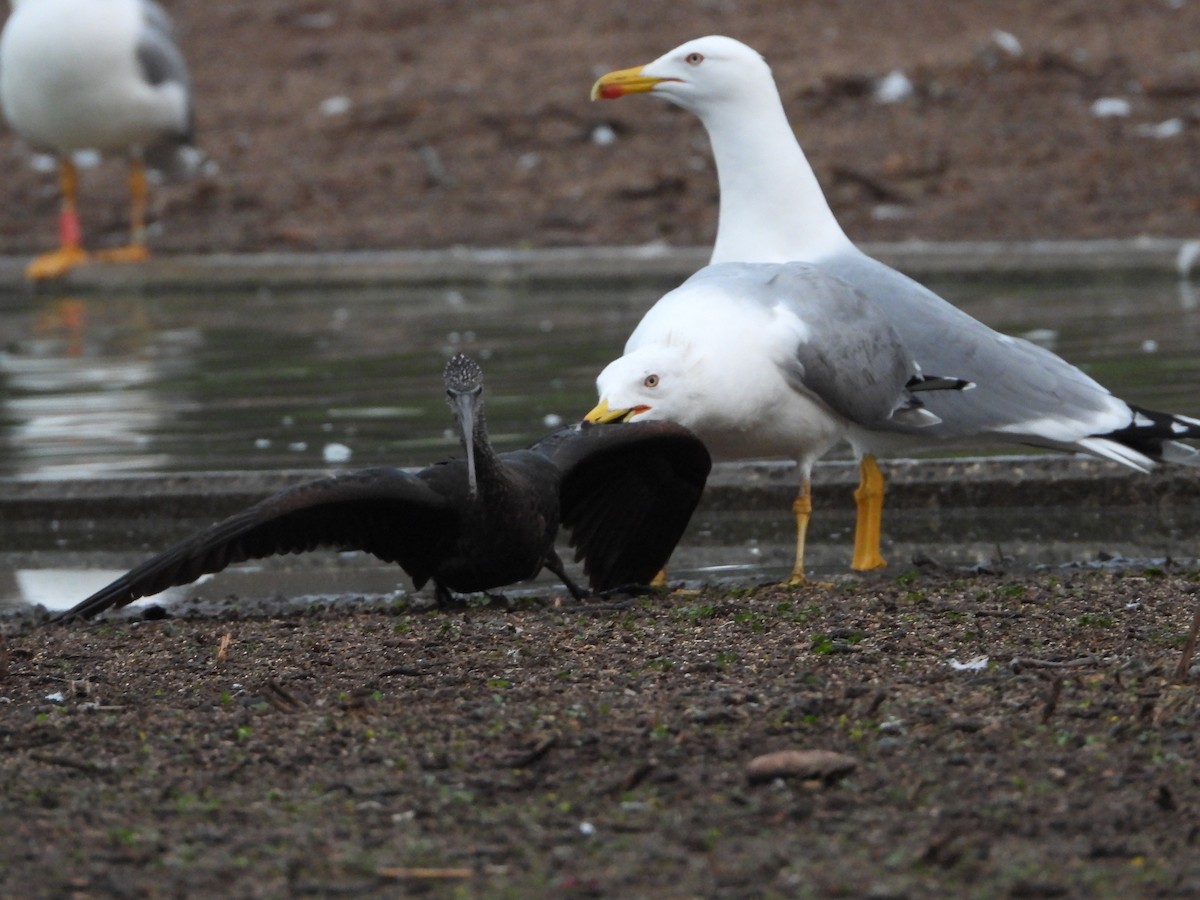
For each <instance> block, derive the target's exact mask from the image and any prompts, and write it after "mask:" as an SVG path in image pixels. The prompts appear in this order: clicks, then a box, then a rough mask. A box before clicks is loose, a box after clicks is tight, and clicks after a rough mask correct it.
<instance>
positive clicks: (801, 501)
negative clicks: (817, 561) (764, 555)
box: [787, 478, 812, 586]
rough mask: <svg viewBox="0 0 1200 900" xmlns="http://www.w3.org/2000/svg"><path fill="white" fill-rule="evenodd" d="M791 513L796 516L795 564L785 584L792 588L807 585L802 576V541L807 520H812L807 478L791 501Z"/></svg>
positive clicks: (810, 494)
mask: <svg viewBox="0 0 1200 900" xmlns="http://www.w3.org/2000/svg"><path fill="white" fill-rule="evenodd" d="M792 512H793V513H794V514H795V516H796V564H795V565H794V566H792V576H791V577H790V578H789V579H788V582H787V583H788V584H789V585H793V586H794V585H798V584H808V578H807V577H805V575H804V539H805V537H806V536H807V535H808V520H809V519H811V518H812V484H811V483H810V482H809V480H808V479H807V478H805V479H804V481H803V482H802V483H801V485H800V493H799V494H797V495H796V499H795V500H793V501H792Z"/></svg>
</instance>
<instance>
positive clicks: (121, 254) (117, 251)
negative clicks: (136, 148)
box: [95, 156, 150, 263]
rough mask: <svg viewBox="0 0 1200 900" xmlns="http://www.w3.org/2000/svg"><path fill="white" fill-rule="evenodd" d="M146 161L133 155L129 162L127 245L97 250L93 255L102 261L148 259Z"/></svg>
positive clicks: (117, 261)
mask: <svg viewBox="0 0 1200 900" xmlns="http://www.w3.org/2000/svg"><path fill="white" fill-rule="evenodd" d="M146 195H147V188H146V163H145V162H143V161H142V158H141V157H140V156H135V157H134V158H133V159H132V160H130V163H129V245H128V246H127V247H113V248H112V249H111V250H98V251H96V253H95V257H96V259H98V260H101V261H103V262H114V263H123V262H141V261H142V260H144V259H148V258H149V256H150V251H149V250H148V249H147V248H146Z"/></svg>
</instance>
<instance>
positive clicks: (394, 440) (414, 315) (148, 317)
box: [0, 280, 1200, 478]
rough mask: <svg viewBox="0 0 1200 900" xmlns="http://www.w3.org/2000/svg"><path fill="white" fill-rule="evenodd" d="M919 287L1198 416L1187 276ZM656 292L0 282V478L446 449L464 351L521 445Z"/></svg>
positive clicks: (416, 458) (560, 409)
mask: <svg viewBox="0 0 1200 900" xmlns="http://www.w3.org/2000/svg"><path fill="white" fill-rule="evenodd" d="M933 286H934V287H935V288H937V289H938V290H940V291H941V292H942V293H943V294H944V295H945V296H946V297H948V298H949V299H951V300H953V301H955V302H957V303H958V304H959V305H960V306H961V307H962V308H963V309H965V310H967V311H968V312H970V313H972V314H973V315H975V316H976V317H978V318H980V319H982V320H983V321H985V322H987V323H988V324H990V325H992V326H993V327H996V328H998V329H999V330H1002V331H1005V332H1007V333H1010V334H1021V335H1025V336H1027V337H1031V338H1033V339H1035V340H1038V341H1039V342H1042V343H1044V344H1046V345H1047V346H1049V347H1050V348H1051V349H1053V350H1055V351H1056V352H1058V353H1059V354H1061V355H1062V356H1064V357H1066V358H1067V359H1069V360H1071V361H1072V362H1074V363H1076V364H1077V365H1080V366H1081V367H1083V368H1084V369H1086V370H1087V371H1088V372H1089V373H1090V374H1092V375H1093V376H1094V377H1096V378H1098V379H1099V380H1100V381H1101V382H1102V383H1104V384H1106V385H1108V386H1109V387H1111V388H1112V389H1113V390H1114V391H1115V392H1116V393H1118V394H1119V395H1121V396H1123V397H1125V398H1126V399H1128V400H1130V401H1133V402H1137V403H1140V404H1143V405H1146V406H1150V407H1156V408H1161V409H1167V410H1171V411H1175V412H1183V413H1189V414H1193V415H1195V414H1198V413H1200V393H1198V392H1197V390H1196V388H1197V386H1198V385H1200V308H1198V306H1197V302H1196V295H1195V292H1194V290H1193V289H1192V288H1191V287H1190V286H1189V285H1186V284H1185V285H1180V284H1179V283H1177V282H1174V281H1171V280H1162V281H1157V282H1150V283H1139V284H1128V283H1108V284H1098V283H1090V284H1086V285H1064V284H1047V285H1039V284H1008V285H990V284H981V283H968V282H957V283H954V282H947V283H942V284H934V285H933ZM663 287H665V286H664V285H659V286H647V287H646V288H643V289H639V290H612V289H609V290H606V289H602V288H586V287H584V288H576V289H571V290H564V289H558V288H555V289H542V290H538V289H525V288H514V287H486V286H471V287H463V288H460V289H445V288H409V287H404V288H379V289H369V290H352V291H348V290H341V291H321V292H312V291H269V290H260V291H257V292H251V293H240V292H234V291H222V292H216V293H211V294H204V293H177V294H165V295H148V296H119V295H104V296H96V295H91V296H80V297H57V298H35V297H31V296H29V295H27V294H24V293H10V294H8V295H0V477H21V478H62V477H88V476H94V475H103V474H106V473H115V472H161V471H196V470H243V469H280V468H314V467H324V466H326V465H332V467H335V468H337V467H341V468H346V467H349V468H358V467H362V466H367V465H376V464H399V465H424V464H427V463H429V462H432V461H434V460H435V459H437V458H440V457H442V456H443V455H445V454H446V453H447V452H449V451H452V449H453V447H454V440H453V438H452V437H451V435H450V432H449V430H448V429H449V425H450V417H449V414H448V412H447V409H446V406H445V404H444V402H443V400H442V389H441V368H442V364H443V362H444V360H445V359H446V357H447V356H448V355H449V354H450V353H452V352H453V351H455V350H460V349H461V350H465V351H467V352H469V353H472V354H475V355H477V356H478V357H479V358H480V359H481V361H482V362H483V364H484V368H485V372H486V376H487V404H488V407H487V408H488V420H489V424H490V427H491V429H492V432H493V435H494V437H495V439H496V441H497V443H499V444H500V445H502V446H503V447H504V448H509V447H515V446H520V445H524V444H527V443H529V442H531V441H532V440H534V439H535V438H537V437H538V436H540V435H541V434H544V433H545V432H546V431H548V430H549V429H550V428H551V427H553V426H554V424H555V423H557V422H559V421H560V420H561V421H570V420H574V419H577V418H578V417H579V416H580V415H582V414H583V413H584V412H586V411H587V410H588V409H590V408H591V406H592V404H593V403H594V401H595V388H594V379H595V376H596V374H597V373H598V372H599V371H600V369H601V368H603V366H604V365H605V364H606V363H607V362H608V361H609V360H611V359H613V358H614V357H616V356H619V355H620V352H621V348H622V346H623V343H624V340H625V338H626V337H627V336H628V334H629V332H630V331H631V330H632V329H633V327H634V325H635V324H636V323H637V320H638V319H639V318H640V316H641V314H642V313H643V312H644V310H645V309H646V308H648V307H649V306H650V305H651V304H652V303H653V301H654V300H655V299H656V298H657V296H659V294H660V293H661V290H662V288H663ZM331 445H339V446H336V447H331ZM342 447H344V448H347V449H348V451H349V458H348V459H347V460H345V461H344V462H332V463H331V462H330V460H334V459H341V457H342V456H344V455H345V452H346V451H345V450H342V449H340V448H342ZM327 454H330V455H329V456H327Z"/></svg>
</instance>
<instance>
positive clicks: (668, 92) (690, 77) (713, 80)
mask: <svg viewBox="0 0 1200 900" xmlns="http://www.w3.org/2000/svg"><path fill="white" fill-rule="evenodd" d="M764 81H765V82H766V83H767V84H768V85H769V86H770V88H771V90H774V85H775V82H774V79H773V78H772V77H771V69H770V67H769V66H767V63H766V61H765V60H764V59H763V58H762V56H761V54H759V53H758V51H756V50H754V49H752V48H751V47H747V46H746V45H745V44H743V43H742V42H741V41H735V40H734V39H733V38H728V37H724V36H722V35H710V36H708V37H702V38H697V39H695V40H692V41H688V42H687V43H686V44H681V45H680V46H678V47H676V48H675V49H674V50H671V51H669V52H667V53H664V54H663V55H662V56H660V57H659V58H658V59H656V60H654V62H651V63H647V64H646V65H644V66H635V67H633V68H631V69H620V70H618V71H615V72H609V73H608V74H607V75H602V76H601V77H600V78H599V79H598V80H597V81H596V83H595V84H594V85H592V99H593V100H616V99H617V98H619V97H624V96H625V95H626V94H647V93H653V94H655V95H657V96H660V97H662V98H663V99H665V100H670V101H671V102H672V103H675V104H676V105H678V106H682V107H683V108H684V109H687V110H690V111H691V112H694V113H699V112H700V111H702V109H704V108H705V107H709V106H712V105H715V104H720V103H738V102H741V101H743V100H744V99H746V98H747V97H749V96H757V95H759V94H760V92H761V90H762V88H761V84H762V83H763V82H764Z"/></svg>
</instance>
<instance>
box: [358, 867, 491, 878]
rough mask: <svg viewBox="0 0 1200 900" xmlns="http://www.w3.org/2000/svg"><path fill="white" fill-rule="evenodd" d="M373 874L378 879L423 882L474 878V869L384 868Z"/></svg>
mask: <svg viewBox="0 0 1200 900" xmlns="http://www.w3.org/2000/svg"><path fill="white" fill-rule="evenodd" d="M375 874H376V875H378V876H379V877H380V878H413V879H423V880H437V879H455V878H474V877H475V870H474V869H443V868H432V867H413V866H385V867H384V868H381V869H376V870H375Z"/></svg>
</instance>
